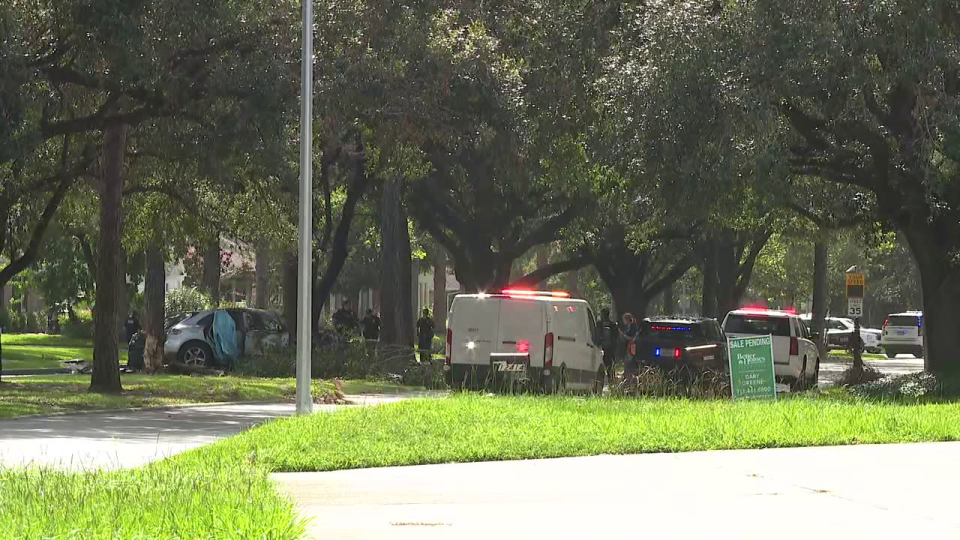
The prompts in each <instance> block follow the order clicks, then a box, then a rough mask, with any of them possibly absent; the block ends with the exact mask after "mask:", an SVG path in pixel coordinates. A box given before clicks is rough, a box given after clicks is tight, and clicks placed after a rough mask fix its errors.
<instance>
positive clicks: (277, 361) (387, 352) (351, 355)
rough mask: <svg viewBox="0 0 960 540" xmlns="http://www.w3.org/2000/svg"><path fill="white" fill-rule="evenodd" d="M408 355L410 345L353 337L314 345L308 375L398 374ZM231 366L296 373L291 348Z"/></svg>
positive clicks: (249, 371)
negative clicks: (399, 346)
mask: <svg viewBox="0 0 960 540" xmlns="http://www.w3.org/2000/svg"><path fill="white" fill-rule="evenodd" d="M412 358H413V349H410V348H402V349H394V348H391V347H384V348H378V347H376V346H375V345H369V344H367V343H366V342H365V341H363V340H355V341H350V342H343V343H341V344H338V345H329V346H323V347H317V348H314V349H313V354H312V355H311V359H310V360H311V362H310V363H311V370H310V371H311V373H310V375H311V377H313V378H315V379H334V378H337V377H340V378H344V379H367V378H382V377H387V376H388V375H390V374H393V375H396V376H398V377H401V376H402V375H403V374H404V373H405V370H406V369H407V366H408V365H409V364H410V361H411V359H412ZM235 369H236V371H237V372H238V373H240V374H243V375H251V376H256V377H293V376H295V375H296V373H297V353H296V350H294V349H293V348H286V349H274V350H270V351H266V352H265V353H264V354H259V355H256V356H248V357H246V358H244V359H242V360H241V361H240V362H238V363H237V365H236V367H235ZM411 376H413V375H411ZM441 378H442V372H441ZM441 382H442V381H441Z"/></svg>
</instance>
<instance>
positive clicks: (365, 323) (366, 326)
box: [360, 309, 380, 341]
mask: <svg viewBox="0 0 960 540" xmlns="http://www.w3.org/2000/svg"><path fill="white" fill-rule="evenodd" d="M360 327H361V329H362V330H363V339H366V340H368V341H376V340H378V339H380V317H378V316H377V314H376V313H374V312H373V310H372V309H368V310H367V314H366V315H364V316H363V320H361V321H360Z"/></svg>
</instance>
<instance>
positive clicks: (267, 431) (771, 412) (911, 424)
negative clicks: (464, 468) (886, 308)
mask: <svg viewBox="0 0 960 540" xmlns="http://www.w3.org/2000/svg"><path fill="white" fill-rule="evenodd" d="M958 439H960V404H958V403H951V404H926V405H904V404H896V403H878V402H869V401H858V400H854V399H850V398H842V399H836V398H830V397H803V396H801V397H795V398H788V399H783V400H780V401H778V402H732V401H726V400H717V401H688V400H679V399H582V398H551V397H483V396H478V395H465V396H456V397H450V398H447V399H436V400H409V401H405V402H401V403H397V404H393V405H386V406H382V407H372V408H363V409H351V410H345V411H342V412H338V413H335V414H323V415H314V416H310V417H296V418H290V419H283V420H279V421H277V422H272V423H269V424H267V425H264V426H262V427H259V428H257V429H254V430H252V431H249V432H246V433H243V434H241V435H238V436H236V437H233V438H230V439H227V440H224V441H221V442H219V443H217V444H214V445H212V446H208V447H205V448H201V449H198V450H194V451H191V452H188V453H186V454H182V455H181V456H177V457H176V458H174V459H175V460H181V461H183V462H184V463H192V462H194V460H200V461H205V460H211V459H212V460H217V461H224V462H232V463H240V462H243V461H245V460H254V461H256V462H258V463H261V464H263V465H264V466H266V467H267V468H268V469H269V470H271V471H326V470H336V469H351V468H361V467H384V466H393V465H417V464H427V463H448V462H470V461H484V460H510V459H530V458H549V457H561V456H586V455H597V454H629V453H645V452H686V451H694V450H717V449H735V448H767V447H791V446H813V445H844V444H861V443H894V442H919V441H952V440H958Z"/></svg>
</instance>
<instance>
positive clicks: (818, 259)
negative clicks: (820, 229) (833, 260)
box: [811, 234, 828, 360]
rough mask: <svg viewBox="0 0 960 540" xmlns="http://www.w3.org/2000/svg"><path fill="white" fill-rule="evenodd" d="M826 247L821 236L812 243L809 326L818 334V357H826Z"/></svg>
mask: <svg viewBox="0 0 960 540" xmlns="http://www.w3.org/2000/svg"><path fill="white" fill-rule="evenodd" d="M827 248H828V244H827V242H826V240H825V239H824V238H823V235H822V234H821V237H820V238H818V239H817V241H816V242H815V243H814V244H813V313H812V318H811V327H812V330H813V332H815V333H817V334H819V335H820V339H818V340H817V350H819V351H820V358H821V359H822V360H826V358H827V329H826V324H825V323H826V317H827V302H828V300H827V270H828V268H827Z"/></svg>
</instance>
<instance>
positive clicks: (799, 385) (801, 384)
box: [790, 356, 807, 392]
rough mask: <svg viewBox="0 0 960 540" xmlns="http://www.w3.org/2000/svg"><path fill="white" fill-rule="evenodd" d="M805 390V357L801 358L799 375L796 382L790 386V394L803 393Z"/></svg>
mask: <svg viewBox="0 0 960 540" xmlns="http://www.w3.org/2000/svg"><path fill="white" fill-rule="evenodd" d="M806 388H807V357H806V356H804V357H803V364H802V365H801V366H800V375H798V376H797V380H796V381H794V383H793V384H792V385H790V391H792V392H803V391H804V390H806Z"/></svg>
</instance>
